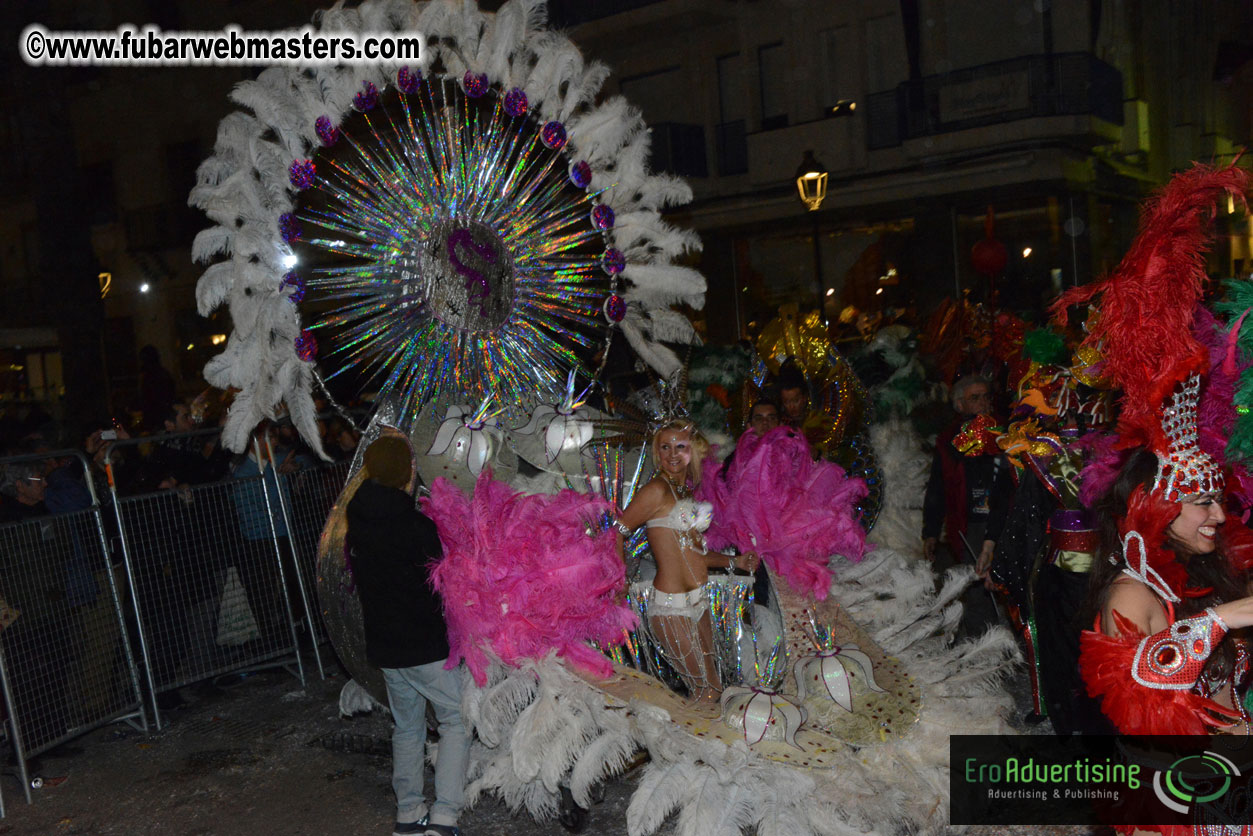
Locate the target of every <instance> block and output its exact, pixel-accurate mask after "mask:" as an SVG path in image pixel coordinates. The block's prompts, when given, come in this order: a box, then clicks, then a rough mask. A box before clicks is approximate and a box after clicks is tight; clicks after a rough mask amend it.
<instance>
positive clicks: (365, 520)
mask: <svg viewBox="0 0 1253 836" xmlns="http://www.w3.org/2000/svg"><path fill="white" fill-rule="evenodd" d="M364 464H365V472H366V476H367V479H366V480H365V481H364V482H363V483H362V484H361V487H360V488H358V489H357V493H356V495H355V496H354V497H353V498H352V500H351V501H350V502H349V503H348V546H349V548H350V549H352V567H353V575H354V578H355V580H356V583H357V589H358V591H359V592H360V595H361V615H362V618H363V620H364V622H365V646H366V657H367V658H368V659H369V661H370V664H372V665H376V666H378V667H379V668H382V670H383V679H384V681H385V682H386V683H387V701H388V703H389V705H390V706H391V711H392V719H393V720H394V721H395V724H396V725H395V730H394V731H393V732H392V788H393V789H394V790H395V792H396V825H395V828H394V829H393V836H408V835H409V834H421V835H422V836H460V831H459V830H458V829H457V826H456V825H457V816H458V815H460V813H461V808H462V806H463V804H464V803H465V780H466V766H467V764H468V763H469V759H470V736H469V733H468V732H467V731H466V727H465V724H464V723H463V721H462V719H461V689H462V682H463V681H464V679H463V677H462V670H461V669H460V668H457V669H455V670H445V669H444V663H445V661H446V660H447V658H448V627H447V625H446V624H445V622H444V615H443V605H442V604H441V602H440V598H439V595H438V594H437V593H436V592H435V590H434V589H433V588H432V587H431V582H430V577H429V574H428V572H427V564H428V563H429V562H430V561H431V560H433V559H434V558H437V557H439V556H440V554H441V548H440V542H439V535H438V532H437V531H436V529H435V524H434V523H433V522H431V520H430V519H429V518H428V517H427V516H426V515H425V514H423V513H422V512H421V511H419V510H418V509H417V508H416V507H414V504H413V497H411V496H410V495H409V492H408V489H409V482H410V481H411V480H412V478H413V454H412V451H411V450H410V447H409V444H408V442H406V441H405V440H404V439H402V438H398V437H396V436H383V437H382V438H379V439H378V440H376V441H375V442H373V443H372V444H371V445H370V446H369V447H368V448H366V451H365V457H364ZM427 701H430V703H431V705H432V707H433V708H434V709H435V718H436V720H438V721H439V760H438V761H437V762H436V765H435V803H434V804H433V805H431V807H430V808H429V811H428V808H427V806H426V800H425V797H424V792H423V778H422V768H423V762H424V758H425V750H426V704H427Z"/></svg>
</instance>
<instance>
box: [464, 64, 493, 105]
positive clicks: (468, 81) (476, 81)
mask: <svg viewBox="0 0 1253 836" xmlns="http://www.w3.org/2000/svg"><path fill="white" fill-rule="evenodd" d="M462 83H463V84H464V85H465V88H466V95H467V96H469V97H470V98H472V99H477V98H478V97H479V96H482V95H483V94H484V93H486V92H487V86H488V85H487V74H486V73H472V72H470V71H469V70H466V74H465V77H464V78H463V79H462Z"/></svg>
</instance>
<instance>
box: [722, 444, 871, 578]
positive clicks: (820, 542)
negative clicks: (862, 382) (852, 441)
mask: <svg viewBox="0 0 1253 836" xmlns="http://www.w3.org/2000/svg"><path fill="white" fill-rule="evenodd" d="M865 495H866V484H865V483H864V482H863V481H862V480H861V479H853V478H849V477H848V476H847V475H845V473H844V470H843V468H841V467H840V466H839V465H836V464H832V463H831V462H828V461H822V460H819V461H814V460H813V458H812V457H811V456H810V452H809V444H808V443H807V442H806V441H805V439H804V437H803V436H800V435H798V434H797V433H796V432H795V431H793V430H790V429H788V428H787V427H779V428H777V429H774V430H771V431H770V432H768V433H766V435H765V436H759V435H757V433H755V432H751V431H750V432H747V433H745V434H744V435H743V436H742V437H741V438H740V441H739V444H738V445H737V446H736V448H735V457H734V458H733V459H732V460H731V466H730V468H729V470H727V472H726V473H725V474H723V472H722V466H721V465H719V464H714V463H713V462H711V461H710V462H707V463H706V469H705V471H704V476H703V478H702V479H701V483H700V487H699V488H698V489H697V498H698V499H701V500H704V501H706V502H711V503H713V506H714V511H713V523H712V524H711V525H710V526H709V531H707V532H706V533H705V539H706V540H707V541H708V543H709V545H710V546H712V547H713V548H715V549H721V548H725V547H726V546H730V545H734V546H736V547H737V548H739V550H740V551H741V552H747V551H755V552H757V554H759V555H761V558H762V560H764V561H765V562H766V565H767V566H769V567H770V569H771V571H773V572H775V573H777V574H778V575H780V576H781V577H783V578H784V579H786V580H787V582H788V583H789V584H791V585H792V586H793V587H795V588H796V589H797V590H800V591H803V592H807V593H809V594H810V595H812V596H813V597H815V598H817V599H824V598H826V597H827V590H828V588H829V587H830V585H831V570H830V569H829V568H828V566H827V563H828V560H829V558H830V556H831V555H834V554H839V555H843V556H844V557H845V558H847V559H849V560H853V561H858V560H861V559H862V557H864V556H865V554H866V532H865V531H863V530H862V527H861V526H860V525H859V524H858V523H857V517H856V512H855V511H854V508H853V506H854V505H856V503H857V501H858V500H860V499H861V498H862V497H864V496H865Z"/></svg>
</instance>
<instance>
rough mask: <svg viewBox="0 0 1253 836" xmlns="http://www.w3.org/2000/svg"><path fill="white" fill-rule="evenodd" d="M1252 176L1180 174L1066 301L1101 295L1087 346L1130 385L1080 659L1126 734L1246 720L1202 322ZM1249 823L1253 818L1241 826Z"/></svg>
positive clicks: (1235, 592)
mask: <svg viewBox="0 0 1253 836" xmlns="http://www.w3.org/2000/svg"><path fill="white" fill-rule="evenodd" d="M1247 188H1248V175H1247V173H1246V172H1245V171H1243V170H1242V169H1240V168H1238V167H1236V166H1235V165H1232V166H1228V167H1226V168H1222V169H1215V168H1211V167H1208V166H1201V165H1198V166H1195V167H1194V168H1192V169H1191V170H1189V171H1186V172H1183V173H1181V174H1179V175H1177V176H1176V177H1175V178H1174V179H1173V180H1172V181H1171V182H1170V183H1169V184H1168V185H1167V186H1166V187H1165V188H1164V189H1162V191H1161V192H1159V193H1158V194H1157V195H1156V196H1155V197H1154V198H1153V200H1152V201H1150V203H1149V204H1148V205H1147V206H1146V208H1145V213H1144V217H1143V219H1142V222H1141V227H1140V232H1139V235H1138V236H1137V238H1136V241H1135V242H1134V244H1133V245H1132V247H1131V250H1130V251H1129V252H1128V253H1127V256H1126V257H1125V258H1124V259H1123V261H1122V263H1121V264H1119V266H1118V268H1117V269H1116V270H1115V271H1114V273H1113V274H1112V275H1111V276H1110V277H1108V278H1107V279H1105V280H1103V281H1101V282H1099V283H1096V284H1094V285H1091V286H1088V287H1081V288H1075V289H1074V290H1072V291H1070V292H1068V293H1067V294H1065V295H1064V296H1063V297H1062V299H1061V300H1059V302H1058V303H1057V306H1056V308H1055V310H1056V311H1057V312H1063V311H1065V309H1066V308H1067V307H1068V306H1070V305H1074V304H1079V303H1085V302H1090V303H1092V304H1094V305H1095V306H1096V307H1097V308H1098V311H1097V312H1096V313H1095V315H1094V316H1093V317H1092V318H1091V319H1090V320H1089V324H1090V325H1091V329H1090V334H1089V336H1088V339H1087V341H1086V344H1087V345H1089V346H1090V347H1092V348H1095V349H1096V350H1097V351H1099V352H1100V354H1101V355H1102V357H1103V363H1102V369H1101V373H1102V376H1103V377H1105V378H1107V379H1109V380H1111V381H1112V382H1113V383H1115V384H1116V385H1118V386H1119V387H1120V388H1121V389H1122V393H1123V394H1122V400H1121V411H1120V416H1119V421H1118V427H1117V432H1118V435H1119V437H1120V439H1121V441H1120V446H1122V447H1124V448H1132V449H1133V452H1132V453H1131V455H1130V457H1129V459H1128V461H1127V462H1126V464H1125V465H1124V467H1123V468H1122V471H1121V472H1120V474H1119V477H1118V480H1117V481H1116V483H1115V484H1114V486H1113V487H1112V488H1111V489H1110V490H1109V492H1107V494H1106V495H1105V497H1104V498H1103V499H1102V500H1101V502H1100V503H1099V504H1098V512H1099V518H1100V519H1101V525H1102V528H1103V534H1102V539H1103V543H1102V546H1103V554H1104V555H1105V557H1106V559H1105V560H1098V562H1097V565H1096V566H1094V568H1093V573H1092V579H1091V595H1090V602H1089V616H1088V617H1089V619H1091V621H1090V622H1089V623H1092V624H1093V629H1092V630H1090V631H1087V632H1085V633H1084V634H1083V636H1082V638H1081V640H1080V659H1079V667H1080V673H1081V675H1082V677H1083V680H1084V682H1085V683H1086V686H1087V690H1088V693H1089V694H1091V695H1092V696H1094V697H1098V698H1100V700H1101V709H1102V711H1103V712H1104V713H1105V715H1106V716H1107V717H1108V718H1109V719H1110V720H1111V721H1112V722H1113V724H1114V726H1115V727H1116V728H1117V730H1118V731H1119V732H1122V733H1124V734H1207V733H1211V732H1215V731H1229V732H1232V733H1237V734H1247V733H1248V732H1249V721H1250V717H1249V714H1248V712H1247V711H1246V710H1245V709H1244V707H1243V704H1242V703H1243V697H1244V690H1245V689H1246V688H1247V686H1248V682H1249V668H1250V666H1249V642H1248V639H1247V638H1246V634H1247V633H1248V628H1249V627H1253V597H1249V589H1250V586H1249V582H1250V572H1249V568H1250V558H1251V556H1253V547H1251V541H1253V537H1250V533H1249V531H1248V529H1247V528H1245V527H1244V526H1243V525H1242V524H1241V523H1240V522H1239V521H1236V520H1229V519H1227V517H1226V515H1225V513H1224V510H1223V471H1222V469H1221V467H1220V466H1219V464H1218V463H1217V462H1215V461H1214V459H1212V458H1211V457H1210V456H1209V455H1207V454H1206V453H1205V452H1203V451H1202V450H1201V449H1200V447H1199V444H1198V433H1197V403H1198V399H1199V396H1200V392H1201V388H1202V383H1203V380H1202V376H1203V375H1204V374H1205V373H1206V371H1207V370H1208V362H1207V353H1206V350H1205V347H1204V346H1203V345H1202V344H1201V343H1200V342H1198V341H1197V339H1196V338H1195V336H1194V335H1193V331H1192V328H1191V326H1192V321H1193V319H1194V318H1195V315H1196V312H1197V310H1198V306H1199V303H1200V300H1201V293H1202V288H1203V285H1204V282H1205V280H1206V275H1205V272H1204V253H1205V250H1206V248H1207V245H1208V243H1209V240H1210V231H1209V225H1210V223H1209V222H1210V220H1211V218H1212V216H1213V212H1214V206H1215V205H1216V204H1217V203H1218V202H1219V200H1220V199H1222V198H1225V197H1226V196H1227V195H1232V196H1233V197H1235V198H1236V199H1237V200H1240V201H1242V202H1243V201H1244V200H1245V194H1246V191H1247ZM1224 202H1225V201H1224ZM1117 829H1118V830H1120V832H1152V831H1157V832H1161V833H1167V834H1171V836H1183V834H1190V833H1192V832H1193V828H1192V827H1190V826H1182V825H1160V826H1155V827H1151V828H1149V829H1146V830H1137V829H1136V828H1134V827H1131V826H1119V827H1118V828H1117ZM1241 831H1243V832H1245V833H1246V834H1247V833H1250V832H1253V828H1237V829H1235V830H1232V831H1230V832H1233V833H1235V832H1241Z"/></svg>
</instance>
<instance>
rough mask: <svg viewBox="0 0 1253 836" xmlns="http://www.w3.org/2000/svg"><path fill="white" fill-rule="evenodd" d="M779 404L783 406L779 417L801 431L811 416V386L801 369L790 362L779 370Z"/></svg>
mask: <svg viewBox="0 0 1253 836" xmlns="http://www.w3.org/2000/svg"><path fill="white" fill-rule="evenodd" d="M779 402H780V404H781V405H782V406H783V412H782V415H780V416H779V417H780V418H781V419H782V421H783V423H785V424H787V425H788V426H789V427H792V428H794V429H800V428H801V426H802V425H803V424H804V423H805V418H806V416H807V415H808V414H809V385H808V384H807V383H805V376H804V375H803V374H801V371H800V369H798V368H796V366H795V365H793V364H792V363H791V362H790V361H789V362H787V363H784V364H783V367H782V368H781V369H779Z"/></svg>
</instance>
